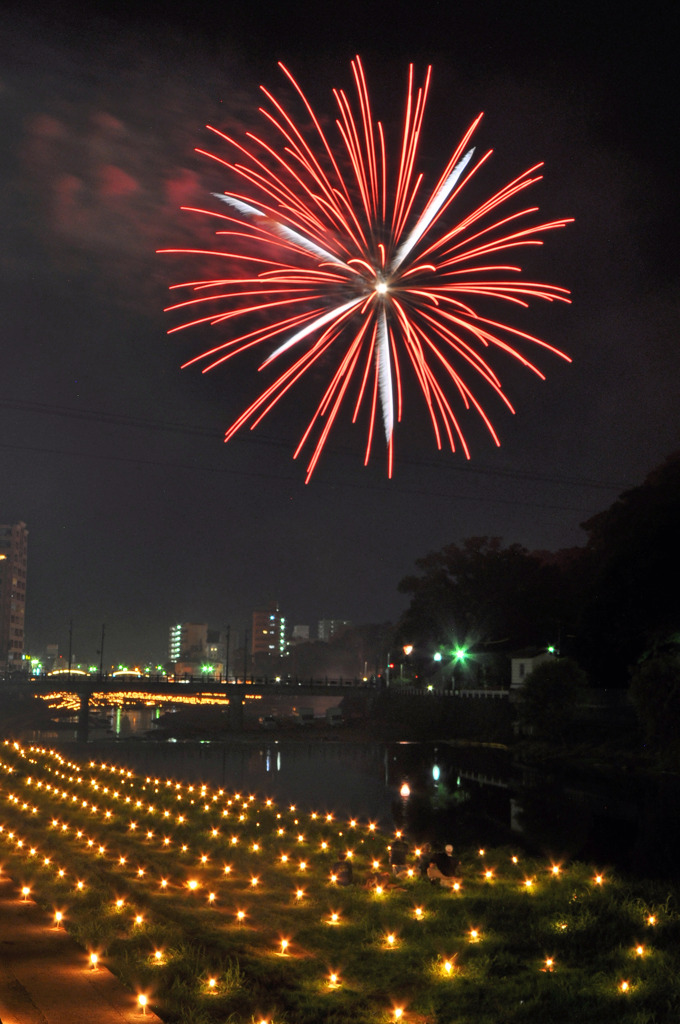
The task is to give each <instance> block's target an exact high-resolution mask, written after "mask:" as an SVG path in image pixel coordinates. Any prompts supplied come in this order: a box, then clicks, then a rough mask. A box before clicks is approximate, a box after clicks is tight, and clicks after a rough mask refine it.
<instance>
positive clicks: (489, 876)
mask: <svg viewBox="0 0 680 1024" xmlns="http://www.w3.org/2000/svg"><path fill="white" fill-rule="evenodd" d="M40 752H41V753H43V752H44V751H40ZM57 756H58V755H57ZM94 766H95V765H94V763H91V765H90V767H94ZM74 767H76V766H74ZM101 767H102V769H106V768H107V767H108V766H106V765H102V766H101ZM7 768H8V770H9V771H10V772H11V771H12V770H13V768H12V767H11V766H7ZM113 770H115V769H113ZM120 771H121V774H122V773H123V772H124V770H123V769H121V770H120ZM126 774H127V775H128V776H131V774H132V773H130V772H127V773H126ZM79 781H82V780H81V779H79ZM150 781H151V780H150V779H148V778H147V783H148V782H150ZM154 782H155V783H157V784H159V780H157V779H156V780H154ZM188 789H189V791H193V787H188ZM206 790H207V787H205V786H202V787H201V794H202V795H203V794H205V792H206ZM221 792H222V791H220V794H221ZM237 799H240V795H237ZM253 799H254V798H253V797H250V798H249V800H250V801H252V800H253ZM15 802H17V801H16V798H15ZM268 803H269V804H271V801H268ZM24 808H25V809H26V805H24ZM32 810H33V811H35V809H34V808H32ZM152 810H153V808H152ZM290 810H291V812H293V811H295V807H294V806H292V807H291V808H290ZM312 817H317V815H312ZM327 820H332V816H331V815H328V816H327ZM351 824H352V825H355V824H356V823H354V822H352V823H351ZM370 828H371V830H374V826H370ZM10 835H11V834H10ZM19 845H21V844H19ZM255 846H257V844H255ZM36 852H37V851H36V850H35V849H32V850H31V853H32V854H35V853H36ZM99 852H102V849H101V848H100V851H99ZM478 852H479V855H480V857H483V856H484V852H485V851H484V850H479V851H478ZM415 854H416V856H419V854H420V851H418V850H416V851H415ZM285 860H286V857H285V855H282V861H283V862H285ZM512 861H513V863H515V864H516V863H517V861H518V858H517V857H513V858H512ZM373 866H374V867H377V866H378V862H374V865H373ZM550 872H551V874H552V875H553V876H556V877H557V876H559V875H560V873H561V868H560V866H559V865H552V866H551V868H550ZM141 873H142V874H143V873H144V872H143V871H142V872H141ZM483 877H484V879H485V880H486V881H488V882H492V881H495V877H496V876H495V872H494V870H493V869H485V870H484V872H483ZM331 878H332V880H334V876H331ZM593 881H594V883H595V884H596V885H598V886H599V885H602V884H603V883H604V878H603V876H602V875H599V874H598V875H596V876H595V878H594V879H593ZM257 883H258V880H257V879H252V880H251V884H253V885H254V886H256V885H257ZM161 884H163V882H162V883H161ZM166 884H167V883H166ZM523 884H524V886H525V887H526V888H527V889H530V888H531V887H532V886H533V884H534V880H533V879H525V880H524V883H523ZM82 887H83V883H82V882H79V883H78V888H81V889H82ZM187 887H188V888H189V889H190V890H192V891H194V890H196V889H197V888H199V887H200V884H199V883H198V882H197V881H196V880H190V881H189V882H188V883H187ZM23 891H24V896H25V897H26V896H27V894H28V892H30V889H27V888H26V887H25V889H24V890H23ZM376 893H377V894H381V888H380V887H379V886H378V887H377V888H376ZM303 895H304V892H303V890H299V889H298V890H297V891H296V898H297V899H300V898H302V896H303ZM209 899H210V900H211V901H212V899H214V894H212V893H211V894H210V897H209ZM123 904H124V901H121V900H119V901H117V906H118V907H119V909H120V907H121V906H122V905H123ZM423 913H424V912H423V909H422V908H420V907H416V908H415V909H414V915H415V917H416V919H418V920H422V918H423ZM57 914H61V912H59V911H58V912H57ZM62 916H63V915H62ZM246 916H247V915H246V914H245V912H244V911H238V913H237V919H238V920H239V921H240V922H242V921H243V919H244V918H245V917H246ZM142 920H143V918H142V917H141V916H140V915H138V916H137V918H136V923H138V924H139V923H141V922H142ZM338 920H339V915H338V914H337V913H332V914H331V916H330V918H329V923H338ZM58 923H59V920H58V921H57V924H58ZM647 923H648V924H649V925H653V924H655V923H656V919H655V917H654V915H650V916H649V917H648V919H647ZM565 927H566V925H565ZM468 937H469V939H470V941H473V942H475V941H479V940H480V939H481V932H480V931H479V929H474V928H473V929H470V932H469V933H468ZM384 944H385V947H386V948H395V947H396V945H397V937H396V936H395V935H394V933H389V934H387V935H386V936H385V940H384ZM289 945H290V943H289V940H287V939H281V940H280V949H279V952H280V954H281V955H287V953H288V949H289ZM635 953H636V955H637V956H642V955H643V954H644V947H643V946H641V945H638V946H637V947H636V948H635ZM94 956H95V957H96V954H94ZM155 957H156V959H160V958H161V957H162V953H160V951H156V953H155ZM453 967H454V965H453V962H452V961H451V960H445V961H444V962H443V964H442V972H443V973H444V974H446V975H450V974H451V973H452V971H453ZM554 967H555V960H554V958H551V957H549V958H546V960H545V961H544V967H543V969H544V970H550V971H552V970H553V969H554ZM329 984H330V985H332V986H336V985H337V984H338V975H337V974H335V973H332V975H331V980H330V981H329ZM211 987H212V986H211ZM629 987H630V985H629V983H628V982H625V981H624V982H621V984H620V988H621V990H622V991H628V989H629ZM395 1016H396V1014H395Z"/></svg>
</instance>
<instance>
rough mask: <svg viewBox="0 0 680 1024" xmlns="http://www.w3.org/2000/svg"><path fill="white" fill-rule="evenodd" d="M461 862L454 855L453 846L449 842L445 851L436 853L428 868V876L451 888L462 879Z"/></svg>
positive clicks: (435, 881)
mask: <svg viewBox="0 0 680 1024" xmlns="http://www.w3.org/2000/svg"><path fill="white" fill-rule="evenodd" d="M459 873H460V864H459V862H458V861H457V860H456V859H455V857H454V856H453V847H452V846H451V844H450V843H449V844H447V846H446V847H445V848H444V852H443V853H436V854H435V855H434V857H433V858H432V860H431V862H430V864H429V867H428V869H427V877H428V878H429V879H430V881H431V882H433V883H435V884H439V885H444V886H447V887H449V888H451V887H452V886H453V885H454V884H455V883H456V882H458V881H460V879H459V877H458V875H459Z"/></svg>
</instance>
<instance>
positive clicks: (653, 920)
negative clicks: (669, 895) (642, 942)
mask: <svg viewBox="0 0 680 1024" xmlns="http://www.w3.org/2000/svg"><path fill="white" fill-rule="evenodd" d="M647 924H648V925H649V926H650V928H653V927H654V925H655V924H656V917H655V916H654V914H650V915H649V917H648V918H647Z"/></svg>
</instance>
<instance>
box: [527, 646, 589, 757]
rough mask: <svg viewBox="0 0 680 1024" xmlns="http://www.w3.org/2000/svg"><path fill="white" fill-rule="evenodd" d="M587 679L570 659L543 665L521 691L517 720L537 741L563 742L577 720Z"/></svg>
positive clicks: (547, 662)
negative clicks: (518, 717) (528, 728)
mask: <svg viewBox="0 0 680 1024" xmlns="http://www.w3.org/2000/svg"><path fill="white" fill-rule="evenodd" d="M587 686H588V677H587V676H586V674H585V672H584V671H583V669H581V668H579V666H578V665H577V664H576V662H575V661H573V660H572V659H571V658H555V659H554V660H552V661H544V662H543V663H542V664H540V665H538V666H537V667H536V668H535V669H534V671H533V672H532V673H531V674H530V675H528V676H527V678H526V682H525V683H524V686H523V687H522V689H521V691H520V701H519V715H520V720H521V721H522V722H523V723H524V724H525V725H528V726H530V727H531V729H532V730H533V733H534V735H535V736H536V737H537V738H539V739H546V740H562V739H564V738H565V737H566V736H567V734H568V732H569V730H570V728H571V726H572V725H573V724H574V722H575V721H576V718H577V716H578V706H579V704H580V702H581V700H582V699H583V692H584V690H585V689H586V687H587Z"/></svg>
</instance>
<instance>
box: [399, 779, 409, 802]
mask: <svg viewBox="0 0 680 1024" xmlns="http://www.w3.org/2000/svg"><path fill="white" fill-rule="evenodd" d="M410 795H411V787H410V786H409V784H408V782H402V784H401V789H400V790H399V796H401V797H402V798H403V799H404V800H407V799H408V798H409V797H410Z"/></svg>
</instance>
